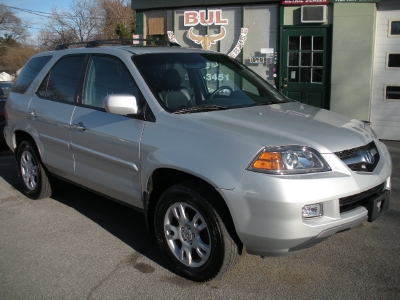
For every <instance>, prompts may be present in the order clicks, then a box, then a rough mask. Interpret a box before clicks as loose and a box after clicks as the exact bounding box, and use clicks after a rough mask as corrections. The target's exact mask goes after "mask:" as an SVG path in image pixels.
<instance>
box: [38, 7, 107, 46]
mask: <svg viewBox="0 0 400 300" xmlns="http://www.w3.org/2000/svg"><path fill="white" fill-rule="evenodd" d="M101 15H102V11H101V9H100V7H99V6H98V5H97V2H96V1H95V0H73V1H72V3H71V5H70V9H69V10H59V9H57V8H53V10H52V17H51V18H49V19H48V22H47V24H46V26H45V28H44V29H42V30H41V31H40V36H41V40H42V44H49V40H48V39H49V38H50V40H52V41H53V42H54V41H61V42H62V43H74V42H87V41H89V40H92V39H96V38H98V37H100V36H101V25H102V20H103V18H102V16H101Z"/></svg>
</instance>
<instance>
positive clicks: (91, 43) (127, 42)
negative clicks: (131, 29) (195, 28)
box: [55, 39, 181, 50]
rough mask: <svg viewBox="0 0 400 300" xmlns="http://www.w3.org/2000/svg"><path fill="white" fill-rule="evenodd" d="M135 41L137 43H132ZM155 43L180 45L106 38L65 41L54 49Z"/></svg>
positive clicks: (169, 43)
mask: <svg viewBox="0 0 400 300" xmlns="http://www.w3.org/2000/svg"><path fill="white" fill-rule="evenodd" d="M134 42H137V43H134ZM144 42H147V43H152V44H153V45H144ZM154 44H156V45H157V46H158V44H162V45H165V46H170V47H180V46H181V45H179V44H178V43H174V42H170V41H164V40H149V39H108V40H93V41H89V42H77V43H65V44H60V45H57V46H56V49H55V50H65V49H69V48H70V47H69V46H79V45H81V46H83V45H84V47H85V48H94V47H100V46H104V45H132V46H148V47H149V46H154Z"/></svg>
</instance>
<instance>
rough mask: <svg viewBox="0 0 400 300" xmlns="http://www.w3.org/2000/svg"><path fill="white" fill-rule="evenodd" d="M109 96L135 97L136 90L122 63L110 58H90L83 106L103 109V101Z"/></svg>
mask: <svg viewBox="0 0 400 300" xmlns="http://www.w3.org/2000/svg"><path fill="white" fill-rule="evenodd" d="M109 94H128V95H134V96H137V94H138V88H137V85H136V83H135V82H134V81H133V78H132V77H131V74H130V73H129V71H128V69H127V68H126V66H125V64H124V63H123V62H122V61H120V60H119V59H117V58H115V57H111V56H100V55H99V56H92V57H91V58H90V62H89V66H88V70H87V74H86V80H85V86H84V91H83V104H85V105H88V106H92V107H98V108H104V99H105V97H106V96H107V95H109Z"/></svg>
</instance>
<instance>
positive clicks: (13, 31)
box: [0, 4, 26, 39]
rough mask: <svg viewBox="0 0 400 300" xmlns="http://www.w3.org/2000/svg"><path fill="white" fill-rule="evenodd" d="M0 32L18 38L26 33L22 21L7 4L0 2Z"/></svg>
mask: <svg viewBox="0 0 400 300" xmlns="http://www.w3.org/2000/svg"><path fill="white" fill-rule="evenodd" d="M0 33H1V34H9V35H12V36H13V37H14V39H18V38H19V37H23V36H24V34H25V33H26V30H25V27H24V25H23V22H22V21H21V19H20V18H18V17H17V16H16V15H15V14H14V13H13V12H12V11H11V9H9V8H8V7H7V6H5V5H4V4H0Z"/></svg>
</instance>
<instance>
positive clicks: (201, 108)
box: [173, 105, 230, 115]
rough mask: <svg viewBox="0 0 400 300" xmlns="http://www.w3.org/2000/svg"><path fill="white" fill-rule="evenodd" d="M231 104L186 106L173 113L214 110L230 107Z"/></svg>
mask: <svg viewBox="0 0 400 300" xmlns="http://www.w3.org/2000/svg"><path fill="white" fill-rule="evenodd" d="M229 108H230V107H229V106H220V105H206V106H193V107H185V108H182V109H179V110H177V111H174V112H173V114H176V115H179V114H186V113H195V112H205V111H213V110H224V109H229Z"/></svg>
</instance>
